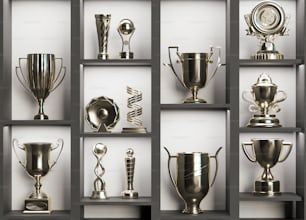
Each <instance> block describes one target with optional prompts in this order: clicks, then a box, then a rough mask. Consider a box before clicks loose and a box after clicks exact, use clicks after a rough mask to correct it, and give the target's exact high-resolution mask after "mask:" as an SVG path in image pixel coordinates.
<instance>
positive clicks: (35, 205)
mask: <svg viewBox="0 0 306 220" xmlns="http://www.w3.org/2000/svg"><path fill="white" fill-rule="evenodd" d="M51 211H52V210H51V202H50V199H26V200H25V201H24V210H23V213H28V214H50V213H51Z"/></svg>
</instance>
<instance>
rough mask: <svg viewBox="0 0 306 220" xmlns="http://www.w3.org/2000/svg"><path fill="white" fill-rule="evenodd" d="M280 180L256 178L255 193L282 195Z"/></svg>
mask: <svg viewBox="0 0 306 220" xmlns="http://www.w3.org/2000/svg"><path fill="white" fill-rule="evenodd" d="M279 188H280V183H279V180H270V181H268V180H256V181H255V184H254V194H255V195H264V196H277V195H280V194H281V193H280V191H279Z"/></svg>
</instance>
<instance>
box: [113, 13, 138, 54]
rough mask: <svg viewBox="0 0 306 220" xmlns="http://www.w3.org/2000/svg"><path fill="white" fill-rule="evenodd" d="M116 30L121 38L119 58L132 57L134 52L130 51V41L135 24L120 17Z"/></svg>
mask: <svg viewBox="0 0 306 220" xmlns="http://www.w3.org/2000/svg"><path fill="white" fill-rule="evenodd" d="M117 31H118V33H119V35H120V37H121V40H122V49H121V53H120V58H121V59H133V57H134V54H133V52H131V46H130V41H131V37H132V36H133V34H134V32H135V25H134V23H133V22H132V21H131V20H130V19H127V18H125V19H122V20H121V21H120V23H119V26H118V28H117Z"/></svg>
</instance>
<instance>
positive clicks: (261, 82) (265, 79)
mask: <svg viewBox="0 0 306 220" xmlns="http://www.w3.org/2000/svg"><path fill="white" fill-rule="evenodd" d="M257 86H275V87H277V85H276V84H275V83H273V82H272V79H271V77H270V76H269V75H268V74H266V73H263V74H261V75H260V76H259V77H258V79H257V82H256V83H255V84H254V85H253V86H252V87H257Z"/></svg>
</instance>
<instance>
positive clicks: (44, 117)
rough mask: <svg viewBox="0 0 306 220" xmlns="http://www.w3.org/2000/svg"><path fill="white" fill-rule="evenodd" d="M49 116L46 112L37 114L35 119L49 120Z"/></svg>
mask: <svg viewBox="0 0 306 220" xmlns="http://www.w3.org/2000/svg"><path fill="white" fill-rule="evenodd" d="M48 119H49V117H48V115H44V114H37V115H35V116H34V120H48Z"/></svg>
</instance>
